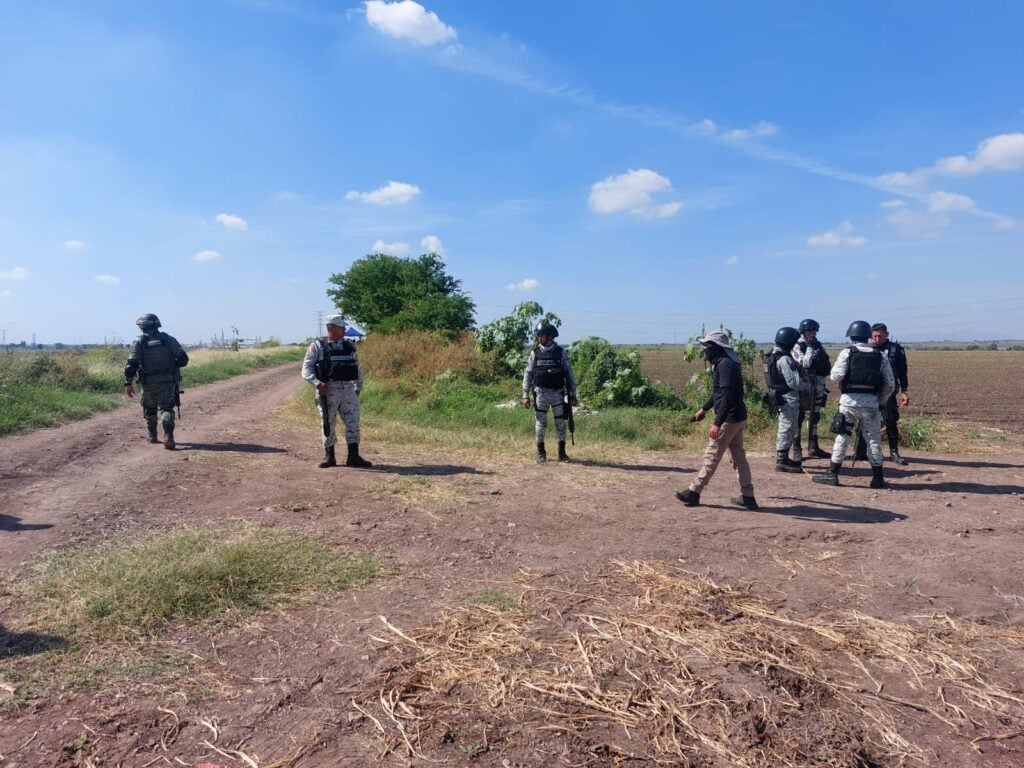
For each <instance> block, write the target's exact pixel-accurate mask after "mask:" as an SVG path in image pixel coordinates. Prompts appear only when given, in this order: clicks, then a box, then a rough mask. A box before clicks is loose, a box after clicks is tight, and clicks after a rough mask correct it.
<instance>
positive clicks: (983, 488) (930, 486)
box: [893, 483, 1024, 496]
mask: <svg viewBox="0 0 1024 768" xmlns="http://www.w3.org/2000/svg"><path fill="white" fill-rule="evenodd" d="M893 488H896V489H898V490H903V491H945V492H947V493H982V494H1005V495H1008V496H1011V495H1013V494H1016V493H1022V494H1024V485H985V484H984V483H900V484H898V485H894V486H893Z"/></svg>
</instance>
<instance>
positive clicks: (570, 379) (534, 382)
mask: <svg viewBox="0 0 1024 768" xmlns="http://www.w3.org/2000/svg"><path fill="white" fill-rule="evenodd" d="M538 363H549V364H550V367H551V368H553V369H557V370H558V371H559V373H555V374H545V372H544V370H543V367H544V366H543V365H542V366H541V368H540V369H539V368H538ZM548 376H553V378H550V379H549V378H548ZM559 378H561V381H562V384H561V385H560V386H545V385H544V383H548V382H552V383H557V379H559ZM531 390H532V391H533V393H534V412H535V414H536V424H535V426H534V432H535V433H536V435H537V450H538V460H540V457H541V456H543V455H544V450H543V445H544V436H545V435H546V434H547V427H548V410H549V409H550V410H551V413H552V415H553V416H554V419H555V432H556V433H557V434H558V447H559V460H562V461H564V460H565V459H567V457H566V455H565V424H566V417H567V414H566V408H567V405H566V403H565V397H566V395H568V396H569V397H570V398H572V399H575V398H576V377H575V376H573V373H572V365H571V364H570V363H569V355H568V354H566V352H565V349H564V348H563V347H561V346H559V345H558V344H555V343H554V342H551V343H550V344H548V345H546V346H537V347H536V348H534V350H533V351H532V352H530V358H529V360H528V361H527V363H526V370H525V371H524V372H523V400H524V401H525V400H528V399H529V397H530V392H531Z"/></svg>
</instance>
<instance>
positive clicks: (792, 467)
mask: <svg viewBox="0 0 1024 768" xmlns="http://www.w3.org/2000/svg"><path fill="white" fill-rule="evenodd" d="M788 453H789V450H788V449H783V450H781V451H776V452H775V471H776V472H803V469H801V467H800V462H799V461H793V460H792V459H790V458H789V456H787V455H786V454H788Z"/></svg>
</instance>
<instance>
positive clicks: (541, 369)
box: [533, 344, 565, 389]
mask: <svg viewBox="0 0 1024 768" xmlns="http://www.w3.org/2000/svg"><path fill="white" fill-rule="evenodd" d="M533 370H534V379H533V381H534V383H535V384H536V385H537V386H538V387H544V388H545V389H561V388H562V387H564V386H565V370H564V369H563V368H562V348H561V347H560V346H558V345H557V344H553V345H552V346H551V349H544V347H537V349H536V350H534V352H533Z"/></svg>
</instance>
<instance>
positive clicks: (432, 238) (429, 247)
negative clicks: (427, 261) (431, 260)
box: [420, 235, 444, 256]
mask: <svg viewBox="0 0 1024 768" xmlns="http://www.w3.org/2000/svg"><path fill="white" fill-rule="evenodd" d="M420 245H421V246H422V247H423V252H424V253H436V254H437V255H438V256H444V244H443V243H442V242H441V238H440V237H438V236H437V235H427V236H426V237H424V238H423V239H422V240H420Z"/></svg>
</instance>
